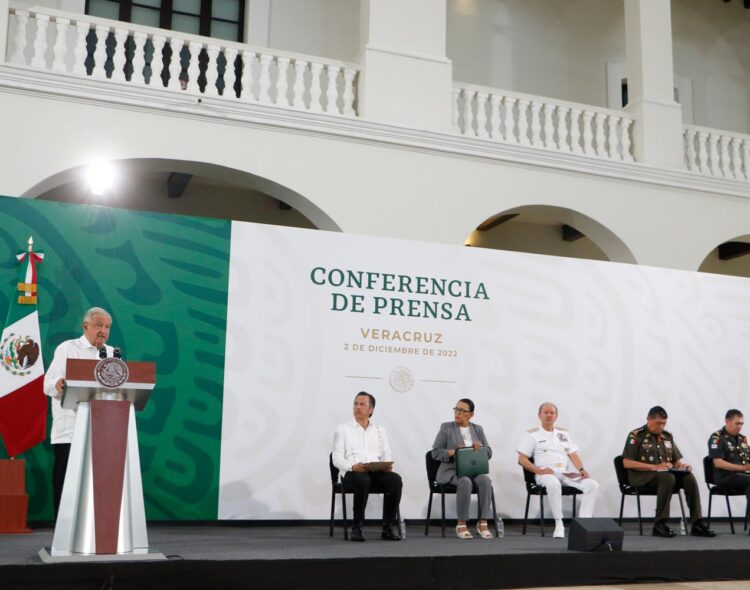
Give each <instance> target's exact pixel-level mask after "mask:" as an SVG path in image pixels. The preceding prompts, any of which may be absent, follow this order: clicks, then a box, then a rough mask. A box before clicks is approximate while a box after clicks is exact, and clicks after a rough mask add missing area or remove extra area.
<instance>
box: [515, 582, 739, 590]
mask: <svg viewBox="0 0 750 590" xmlns="http://www.w3.org/2000/svg"><path fill="white" fill-rule="evenodd" d="M605 589H609V590H750V581H745V582H683V583H679V584H676V583H668V584H628V585H621V586H570V587H566V588H564V589H562V588H533V589H532V588H527V589H525V590H605Z"/></svg>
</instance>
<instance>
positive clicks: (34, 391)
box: [0, 375, 47, 457]
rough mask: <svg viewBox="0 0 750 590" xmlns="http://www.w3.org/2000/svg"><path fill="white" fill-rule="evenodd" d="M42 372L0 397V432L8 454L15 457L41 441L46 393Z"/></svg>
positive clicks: (44, 422) (45, 410) (43, 431)
mask: <svg viewBox="0 0 750 590" xmlns="http://www.w3.org/2000/svg"><path fill="white" fill-rule="evenodd" d="M43 387H44V375H40V376H39V377H37V378H36V379H34V380H33V381H30V382H29V383H27V384H26V385H24V386H23V387H20V388H19V389H16V390H15V391H14V392H13V393H9V394H8V395H5V396H3V397H2V398H0V435H1V436H2V437H3V442H4V443H5V450H6V451H8V456H10V457H15V456H16V455H20V454H21V453H23V452H24V451H26V450H28V449H30V448H31V447H33V446H34V445H36V444H39V443H40V442H42V441H44V439H45V437H46V435H47V396H46V395H44V389H43Z"/></svg>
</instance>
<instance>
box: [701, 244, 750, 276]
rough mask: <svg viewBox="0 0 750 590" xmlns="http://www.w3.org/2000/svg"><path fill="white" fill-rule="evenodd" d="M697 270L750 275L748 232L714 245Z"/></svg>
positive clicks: (732, 274)
mask: <svg viewBox="0 0 750 590" xmlns="http://www.w3.org/2000/svg"><path fill="white" fill-rule="evenodd" d="M698 271H699V272H710V273H714V274H722V275H731V276H735V277H750V234H745V235H743V236H738V237H736V238H732V239H731V240H728V241H726V242H723V243H721V244H719V245H718V246H716V248H714V249H713V250H711V252H709V253H708V256H706V257H705V258H704V259H703V262H701V265H700V266H699V267H698Z"/></svg>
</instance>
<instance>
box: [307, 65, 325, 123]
mask: <svg viewBox="0 0 750 590" xmlns="http://www.w3.org/2000/svg"><path fill="white" fill-rule="evenodd" d="M310 73H311V74H312V77H311V78H310V110H312V111H315V112H316V113H320V112H322V111H323V105H322V104H321V102H320V98H321V95H322V90H321V87H320V77H321V76H322V75H323V64H319V63H315V62H312V63H311V64H310Z"/></svg>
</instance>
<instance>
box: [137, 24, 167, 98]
mask: <svg viewBox="0 0 750 590" xmlns="http://www.w3.org/2000/svg"><path fill="white" fill-rule="evenodd" d="M147 39H148V35H147V34H146V33H144V32H143V31H136V32H135V33H133V60H132V61H131V63H130V65H132V66H133V73H132V74H131V75H130V81H131V82H133V83H134V84H138V85H139V86H145V84H146V54H145V51H146V40H147ZM161 44H162V46H163V45H164V37H162V42H161ZM153 46H154V58H153V59H152V62H153V61H156V59H157V58H158V57H161V53H159V51H158V50H157V47H156V41H154V42H153ZM154 75H155V74H154V71H153V70H152V71H151V76H154Z"/></svg>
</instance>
